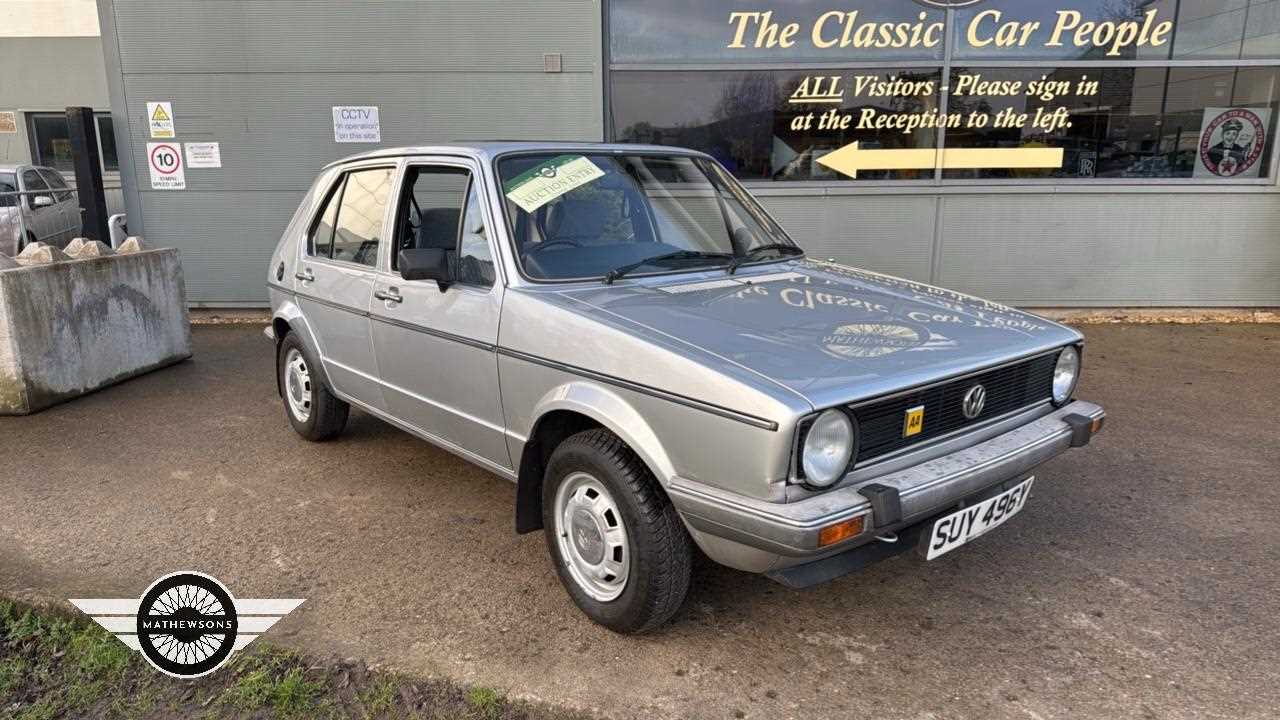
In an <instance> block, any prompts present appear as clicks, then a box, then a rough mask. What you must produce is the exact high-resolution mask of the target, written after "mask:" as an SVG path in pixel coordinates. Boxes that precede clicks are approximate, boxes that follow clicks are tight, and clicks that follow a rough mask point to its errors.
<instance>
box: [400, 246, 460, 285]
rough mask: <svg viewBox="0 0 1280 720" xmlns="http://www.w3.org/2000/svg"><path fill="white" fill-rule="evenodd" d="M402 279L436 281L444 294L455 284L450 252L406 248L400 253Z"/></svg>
mask: <svg viewBox="0 0 1280 720" xmlns="http://www.w3.org/2000/svg"><path fill="white" fill-rule="evenodd" d="M398 265H399V268H400V277H402V278H404V279H405V280H435V281H436V285H438V286H439V287H440V291H441V292H444V291H445V289H447V288H448V287H449V286H450V285H452V284H453V269H452V268H450V267H449V252H448V251H447V250H443V249H441V248H406V249H404V250H401V251H400V257H399V263H398Z"/></svg>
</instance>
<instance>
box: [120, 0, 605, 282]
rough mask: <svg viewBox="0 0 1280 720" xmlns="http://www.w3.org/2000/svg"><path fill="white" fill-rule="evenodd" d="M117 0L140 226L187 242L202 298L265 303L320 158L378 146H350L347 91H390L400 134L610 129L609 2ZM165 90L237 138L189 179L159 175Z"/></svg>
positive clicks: (161, 239) (393, 133) (363, 101)
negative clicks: (163, 184) (155, 157)
mask: <svg viewBox="0 0 1280 720" xmlns="http://www.w3.org/2000/svg"><path fill="white" fill-rule="evenodd" d="M99 7H100V13H101V14H102V15H103V16H104V20H103V28H104V33H107V34H109V35H110V37H106V36H105V35H104V43H110V46H111V48H112V49H113V52H109V53H107V58H108V60H109V61H110V62H111V65H112V68H111V71H112V72H113V73H115V76H114V77H115V78H118V82H119V83H120V85H121V92H120V95H122V96H123V97H124V98H126V99H127V102H126V103H124V104H125V105H126V107H124V108H123V109H121V108H116V110H117V112H121V113H122V114H123V115H124V116H125V117H127V119H128V122H127V123H124V124H127V125H128V129H127V130H125V129H123V128H121V131H122V132H124V133H127V138H128V140H129V141H130V142H129V143H128V144H130V145H131V146H132V156H131V157H132V161H133V167H134V172H133V174H132V175H131V176H130V177H129V178H128V180H129V183H130V184H131V185H133V186H135V187H136V188H137V197H138V198H139V199H138V200H136V201H134V202H135V203H136V204H138V205H140V206H141V207H140V211H141V215H142V222H141V223H140V224H141V225H142V226H143V228H144V231H145V234H146V236H147V238H148V239H149V240H150V241H151V242H152V243H155V244H158V245H169V246H173V247H178V248H180V249H181V250H182V251H183V256H182V257H183V264H184V267H185V268H186V273H187V293H188V297H189V299H190V300H191V301H192V302H195V303H246V304H261V303H263V302H265V299H266V292H265V289H264V286H263V284H264V278H265V273H266V265H265V263H266V262H267V261H268V259H269V257H270V253H271V250H272V249H273V248H274V246H275V243H276V241H277V239H278V237H279V233H280V230H281V228H283V226H284V225H285V223H286V222H287V221H288V219H289V217H290V215H291V214H292V213H293V211H294V209H295V207H296V202H297V200H298V198H299V197H301V195H302V193H303V191H304V190H305V189H306V188H307V186H308V185H309V184H310V182H311V181H312V179H314V177H315V174H316V172H317V171H318V170H319V168H321V167H322V166H324V165H325V164H328V163H329V162H332V161H333V160H336V159H338V158H341V157H344V156H347V155H351V154H354V153H359V152H365V151H368V150H371V149H374V148H375V147H378V146H375V145H372V144H338V143H335V142H334V140H333V124H332V114H331V108H332V107H333V106H334V105H376V106H378V108H379V113H380V116H381V132H382V143H381V146H383V147H386V146H395V145H416V144H427V143H431V142H440V141H447V140H472V139H477V140H478V139H498V138H510V139H521V138H524V139H566V140H600V139H602V138H603V135H604V127H603V81H602V78H601V74H600V68H601V63H602V58H601V52H602V51H601V48H602V37H601V34H602V27H601V22H600V19H601V15H600V6H599V3H598V0H537V1H536V2H530V1H525V2H506V1H500V0H375V1H366V2H357V3H353V2H347V1H345V0H342V1H339V0H314V1H309V2H302V1H296V0H290V1H287V2H286V1H280V2H274V1H272V2H268V1H265V0H234V1H227V2H208V1H207V0H176V1H168V2H154V1H153V0H100V3H99ZM115 48H118V56H117V55H116V53H115V52H114V49H115ZM544 53H560V54H562V56H563V72H560V73H545V72H543V57H542V56H543V54H544ZM161 100H167V101H170V102H172V103H173V109H174V117H175V125H176V130H177V138H176V139H175V140H176V141H177V142H183V143H187V142H202V141H217V142H219V143H221V151H222V164H223V166H222V168H221V169H195V170H193V169H190V168H188V169H187V170H186V180H187V189H186V190H180V191H152V190H151V189H150V188H151V183H150V176H149V172H148V167H147V159H146V157H145V156H146V144H147V143H148V142H151V139H150V138H149V136H148V135H149V133H148V128H147V118H146V103H147V102H148V101H161ZM130 197H131V198H132V197H133V196H132V195H130ZM132 209H133V208H131V210H132ZM135 212H136V210H135Z"/></svg>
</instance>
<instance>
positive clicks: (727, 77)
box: [614, 69, 940, 180]
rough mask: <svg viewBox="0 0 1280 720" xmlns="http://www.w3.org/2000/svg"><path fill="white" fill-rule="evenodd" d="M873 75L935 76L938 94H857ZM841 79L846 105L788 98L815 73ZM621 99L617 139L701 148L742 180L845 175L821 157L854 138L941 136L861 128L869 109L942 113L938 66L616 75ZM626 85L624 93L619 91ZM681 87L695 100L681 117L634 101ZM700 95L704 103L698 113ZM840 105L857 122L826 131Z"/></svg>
mask: <svg viewBox="0 0 1280 720" xmlns="http://www.w3.org/2000/svg"><path fill="white" fill-rule="evenodd" d="M856 75H870V76H874V77H875V78H877V79H878V80H880V81H889V80H891V79H893V78H894V77H899V78H901V79H902V80H903V81H908V82H925V81H932V82H933V87H934V92H933V93H931V94H929V95H926V96H919V95H912V96H886V97H873V96H863V97H859V96H858V95H857V94H856V89H855V88H856V86H855V84H854V76H856ZM831 76H839V77H840V78H841V85H840V87H841V88H842V89H843V90H844V101H843V102H842V103H840V104H821V103H797V104H792V103H791V102H790V97H791V95H792V93H793V92H794V91H795V90H796V89H797V88H798V87H800V85H801V83H803V82H804V81H805V79H806V78H809V77H821V78H823V79H824V81H825V80H826V78H829V77H831ZM614 77H615V78H619V77H621V78H624V80H623V82H620V83H619V82H617V80H615V86H614V87H615V97H617V96H618V95H619V94H620V92H625V93H626V95H627V96H628V100H630V101H631V102H628V103H625V104H620V103H617V102H615V105H614V121H615V122H616V123H617V125H618V126H619V127H621V128H622V130H621V131H619V132H618V133H617V134H616V137H617V138H618V139H619V140H621V141H623V142H641V143H656V144H663V145H678V146H683V147H692V148H695V149H698V150H702V151H704V152H706V153H707V154H709V155H711V156H712V157H715V158H716V159H717V160H719V161H720V162H722V163H723V164H724V165H725V166H726V167H727V168H729V170H730V171H732V172H733V173H734V175H736V176H737V177H739V178H745V179H764V178H773V179H778V180H814V179H843V176H837V175H835V174H834V173H833V172H832V171H830V170H829V169H827V168H825V167H823V166H821V165H819V164H818V163H817V162H816V160H817V159H818V158H819V157H821V156H822V155H824V154H826V153H828V152H831V151H832V150H836V149H838V148H840V147H843V146H845V145H847V144H849V143H851V142H854V141H855V140H857V141H860V142H863V143H865V144H866V146H867V147H870V148H920V147H933V146H934V145H935V143H936V137H937V134H936V132H935V131H933V130H932V129H924V130H916V131H915V132H913V133H911V134H909V135H908V134H905V133H903V132H901V131H900V130H896V129H894V130H880V131H877V130H859V129H858V121H859V118H860V116H861V113H862V111H863V110H864V109H866V108H871V109H874V110H875V111H876V112H877V113H881V114H887V115H903V114H918V113H929V112H936V110H937V108H938V94H937V87H938V85H939V80H940V73H939V72H938V71H937V70H932V69H929V70H912V71H894V70H888V71H885V70H856V71H840V70H813V71H743V72H737V71H734V72H730V71H724V72H721V71H712V72H685V71H673V72H661V73H651V72H625V73H624V72H616V73H614ZM620 88H624V89H625V90H620ZM676 88H678V90H679V93H680V94H681V96H683V97H688V99H689V101H688V103H686V104H685V105H684V106H682V107H681V108H680V111H681V112H683V113H684V117H681V118H680V119H679V120H678V121H675V122H668V123H665V124H659V123H657V122H654V117H655V115H654V113H655V112H657V111H655V110H653V109H652V108H651V107H650V105H648V104H645V103H641V102H636V101H635V98H642V97H650V98H660V97H662V94H663V93H664V92H666V93H671V92H673V91H675V89H676ZM699 100H702V101H703V103H704V104H703V105H702V107H703V108H705V109H703V110H701V111H699V110H698V109H697V108H698V107H699ZM833 108H835V109H837V110H839V111H840V113H842V114H848V115H852V116H853V119H852V121H851V122H850V125H849V127H848V128H847V129H845V130H834V129H825V130H820V129H819V128H818V125H817V118H818V117H819V116H820V115H821V114H823V113H825V112H827V111H829V110H831V109H833ZM809 113H813V115H814V120H813V121H812V124H811V126H810V127H809V128H808V129H794V128H795V124H794V123H795V121H796V119H797V117H803V116H807V115H808V114H809ZM927 176H931V173H928V172H923V173H922V172H918V171H898V172H874V171H868V172H866V173H862V174H860V175H859V177H860V178H864V179H875V178H899V179H910V178H915V177H927Z"/></svg>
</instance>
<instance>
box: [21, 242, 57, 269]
mask: <svg viewBox="0 0 1280 720" xmlns="http://www.w3.org/2000/svg"><path fill="white" fill-rule="evenodd" d="M14 259H15V260H17V261H18V264H19V265H48V264H49V263H55V262H60V261H62V260H70V258H68V257H67V254H66V253H64V252H62V251H61V250H59V249H58V248H56V247H53V246H52V245H45V244H44V243H41V242H36V243H31V244H30V245H28V246H26V247H24V248H22V252H20V253H18V257H16V258H14Z"/></svg>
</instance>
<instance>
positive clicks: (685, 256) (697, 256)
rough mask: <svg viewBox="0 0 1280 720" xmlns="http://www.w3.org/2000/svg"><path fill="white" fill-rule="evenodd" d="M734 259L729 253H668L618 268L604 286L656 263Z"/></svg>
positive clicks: (606, 279) (698, 251)
mask: <svg viewBox="0 0 1280 720" xmlns="http://www.w3.org/2000/svg"><path fill="white" fill-rule="evenodd" d="M732 257H733V255H731V254H729V253H720V252H702V251H701V250H677V251H675V252H670V253H667V254H666V255H655V256H654V257H651V258H645V259H644V260H637V261H635V262H633V263H627V264H626V265H623V266H621V267H616V268H614V269H612V270H610V271H609V272H607V273H605V275H604V284H605V285H612V284H613V281H614V280H618V279H620V278H621V277H622V276H623V275H626V274H627V273H629V272H631V271H632V270H635V269H636V268H640V267H644V266H645V265H654V264H656V263H661V262H667V261H670V260H702V259H708V260H728V259H729V258H732Z"/></svg>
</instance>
